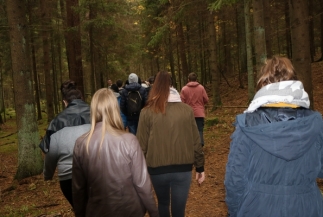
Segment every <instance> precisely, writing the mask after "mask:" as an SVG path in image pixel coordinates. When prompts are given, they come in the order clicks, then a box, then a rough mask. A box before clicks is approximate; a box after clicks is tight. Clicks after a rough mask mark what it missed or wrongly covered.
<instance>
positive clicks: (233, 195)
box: [225, 108, 323, 217]
mask: <svg viewBox="0 0 323 217" xmlns="http://www.w3.org/2000/svg"><path fill="white" fill-rule="evenodd" d="M235 127H236V129H235V132H234V133H233V134H232V136H231V139H232V141H231V145H230V153H229V158H228V163H227V166H226V174H225V188H226V199H225V200H226V203H227V206H228V209H229V214H230V217H236V216H237V217H242V216H246V217H256V216H257V217H262V216H266V217H287V216H288V217H320V216H323V199H322V194H321V192H320V190H319V188H318V186H317V183H316V178H323V173H322V172H323V169H322V161H323V154H322V153H323V150H322V145H323V121H322V116H321V114H320V113H318V112H315V111H312V110H309V109H301V108H299V109H291V108H260V109H258V110H257V111H255V112H253V113H246V114H241V115H238V116H237V119H236V123H235Z"/></svg>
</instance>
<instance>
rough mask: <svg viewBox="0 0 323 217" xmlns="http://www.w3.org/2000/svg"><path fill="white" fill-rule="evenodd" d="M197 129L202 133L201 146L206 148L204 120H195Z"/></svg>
mask: <svg viewBox="0 0 323 217" xmlns="http://www.w3.org/2000/svg"><path fill="white" fill-rule="evenodd" d="M195 121H196V125H197V129H198V130H199V133H200V138H201V144H202V147H203V146H204V138H203V128H204V118H195Z"/></svg>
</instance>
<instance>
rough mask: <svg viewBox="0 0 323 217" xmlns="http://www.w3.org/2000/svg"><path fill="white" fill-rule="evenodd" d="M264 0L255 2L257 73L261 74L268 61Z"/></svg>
mask: <svg viewBox="0 0 323 217" xmlns="http://www.w3.org/2000/svg"><path fill="white" fill-rule="evenodd" d="M262 1H263V0H253V1H252V5H253V27H254V39H255V56H256V71H257V73H259V72H260V68H261V67H262V66H263V64H264V63H265V61H266V58H267V54H266V38H265V25H264V9H263V4H262Z"/></svg>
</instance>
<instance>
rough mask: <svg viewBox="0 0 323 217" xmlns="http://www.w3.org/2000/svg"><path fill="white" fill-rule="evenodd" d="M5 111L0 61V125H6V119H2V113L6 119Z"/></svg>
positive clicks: (0, 64)
mask: <svg viewBox="0 0 323 217" xmlns="http://www.w3.org/2000/svg"><path fill="white" fill-rule="evenodd" d="M4 111H5V107H4V98H3V78H2V63H1V61H0V125H1V124H4V118H2V113H3V117H5V115H6V114H5V112H4ZM0 130H1V128H0Z"/></svg>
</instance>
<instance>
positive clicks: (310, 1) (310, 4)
mask: <svg viewBox="0 0 323 217" xmlns="http://www.w3.org/2000/svg"><path fill="white" fill-rule="evenodd" d="M308 9H309V10H308V14H309V15H308V16H309V18H308V19H309V21H308V28H309V29H308V31H309V37H310V54H311V62H314V57H315V43H314V22H313V17H314V15H313V10H314V8H313V0H308ZM322 12H323V11H322Z"/></svg>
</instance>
